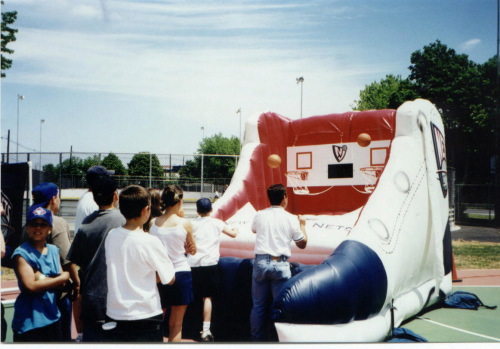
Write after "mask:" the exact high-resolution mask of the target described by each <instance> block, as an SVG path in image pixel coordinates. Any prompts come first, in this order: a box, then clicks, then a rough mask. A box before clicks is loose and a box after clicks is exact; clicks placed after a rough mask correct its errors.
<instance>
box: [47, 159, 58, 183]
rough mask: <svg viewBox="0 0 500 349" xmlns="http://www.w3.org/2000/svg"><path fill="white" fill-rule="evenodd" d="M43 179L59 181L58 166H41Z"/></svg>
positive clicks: (53, 181)
mask: <svg viewBox="0 0 500 349" xmlns="http://www.w3.org/2000/svg"><path fill="white" fill-rule="evenodd" d="M43 172H44V181H45V182H52V183H59V168H58V167H56V166H54V164H46V165H44V166H43Z"/></svg>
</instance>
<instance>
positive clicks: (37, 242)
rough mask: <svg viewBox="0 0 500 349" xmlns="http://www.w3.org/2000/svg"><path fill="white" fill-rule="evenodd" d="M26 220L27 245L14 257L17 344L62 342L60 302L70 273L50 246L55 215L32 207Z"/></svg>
mask: <svg viewBox="0 0 500 349" xmlns="http://www.w3.org/2000/svg"><path fill="white" fill-rule="evenodd" d="M26 217H27V219H26V221H27V224H26V225H27V232H28V236H29V238H28V241H27V242H25V243H23V244H21V245H20V246H19V247H18V248H17V249H16V250H15V251H14V253H13V254H12V259H13V260H14V271H15V272H16V276H17V280H18V285H19V289H20V291H21V293H20V294H19V296H18V297H17V299H16V302H15V304H14V317H13V320H12V330H13V332H14V342H59V341H61V327H60V318H61V312H60V311H59V307H58V305H57V300H58V298H59V293H60V289H61V288H62V287H63V286H64V285H65V284H66V282H68V280H69V273H68V272H67V271H63V270H62V268H61V263H60V262H59V249H58V248H57V247H56V246H54V245H51V244H48V243H47V237H48V236H49V234H50V232H51V229H52V224H53V219H52V212H51V211H50V210H48V209H45V208H43V207H32V208H30V209H29V210H28V212H27V215H26Z"/></svg>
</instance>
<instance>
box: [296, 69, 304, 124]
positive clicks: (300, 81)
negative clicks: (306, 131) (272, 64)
mask: <svg viewBox="0 0 500 349" xmlns="http://www.w3.org/2000/svg"><path fill="white" fill-rule="evenodd" d="M295 80H297V84H298V83H300V118H301V119H302V92H303V87H304V78H303V77H302V76H301V77H300V78H296V79H295Z"/></svg>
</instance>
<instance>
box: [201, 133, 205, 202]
mask: <svg viewBox="0 0 500 349" xmlns="http://www.w3.org/2000/svg"><path fill="white" fill-rule="evenodd" d="M201 132H202V142H203V140H204V139H205V126H201ZM204 157H205V156H204V154H203V146H202V147H201V188H200V193H201V197H203V160H204Z"/></svg>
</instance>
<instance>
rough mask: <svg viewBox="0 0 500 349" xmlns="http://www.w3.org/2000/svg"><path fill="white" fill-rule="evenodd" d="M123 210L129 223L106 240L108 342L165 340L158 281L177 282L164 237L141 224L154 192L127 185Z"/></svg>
mask: <svg viewBox="0 0 500 349" xmlns="http://www.w3.org/2000/svg"><path fill="white" fill-rule="evenodd" d="M119 207H120V212H121V214H122V215H123V216H124V217H125V219H126V220H127V222H126V223H125V225H124V226H123V227H119V228H115V229H113V230H111V231H110V232H109V233H108V236H107V237H106V240H105V245H104V247H105V250H106V269H107V281H108V296H107V302H106V303H107V310H106V315H107V317H108V318H109V319H108V322H107V323H106V324H104V325H103V329H104V330H105V333H106V335H105V336H106V341H109V342H117V341H119V342H163V333H162V329H161V323H162V322H163V311H162V309H161V303H160V295H159V293H158V288H157V282H161V283H162V284H164V285H165V284H172V283H173V282H174V281H175V277H174V274H175V273H174V266H173V264H172V262H171V261H170V259H169V257H168V255H167V252H166V251H165V249H164V248H163V245H162V244H161V241H160V240H159V239H158V238H157V237H156V236H152V235H150V234H146V233H145V232H144V230H142V227H143V225H144V223H146V221H147V220H148V219H149V215H150V211H151V197H150V194H149V193H148V191H147V190H146V189H144V188H143V187H141V186H137V185H131V186H128V187H126V188H125V189H123V190H122V191H121V193H120V197H119Z"/></svg>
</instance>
